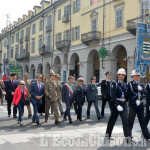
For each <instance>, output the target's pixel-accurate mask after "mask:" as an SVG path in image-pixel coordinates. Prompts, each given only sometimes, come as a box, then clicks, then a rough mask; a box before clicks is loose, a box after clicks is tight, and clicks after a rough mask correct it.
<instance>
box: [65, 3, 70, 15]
mask: <svg viewBox="0 0 150 150" xmlns="http://www.w3.org/2000/svg"><path fill="white" fill-rule="evenodd" d="M68 15H70V5H68V6H65V7H64V16H68Z"/></svg>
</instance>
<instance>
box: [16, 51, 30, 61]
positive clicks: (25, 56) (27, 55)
mask: <svg viewBox="0 0 150 150" xmlns="http://www.w3.org/2000/svg"><path fill="white" fill-rule="evenodd" d="M15 59H16V60H17V61H19V60H24V59H29V52H27V53H23V54H20V55H19V54H16V56H15Z"/></svg>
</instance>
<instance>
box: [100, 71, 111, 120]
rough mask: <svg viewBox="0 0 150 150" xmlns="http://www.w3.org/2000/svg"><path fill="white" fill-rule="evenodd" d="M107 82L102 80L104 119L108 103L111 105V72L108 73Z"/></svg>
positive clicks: (102, 113) (102, 110) (102, 112)
mask: <svg viewBox="0 0 150 150" xmlns="http://www.w3.org/2000/svg"><path fill="white" fill-rule="evenodd" d="M105 75H106V80H102V82H101V93H102V109H101V115H102V117H103V118H105V114H104V109H105V105H106V102H108V103H109V106H110V98H111V97H110V84H111V81H110V78H111V73H110V72H106V73H105Z"/></svg>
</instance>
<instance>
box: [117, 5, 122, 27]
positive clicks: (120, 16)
mask: <svg viewBox="0 0 150 150" xmlns="http://www.w3.org/2000/svg"><path fill="white" fill-rule="evenodd" d="M122 26H123V8H119V9H117V10H116V28H121V27H122Z"/></svg>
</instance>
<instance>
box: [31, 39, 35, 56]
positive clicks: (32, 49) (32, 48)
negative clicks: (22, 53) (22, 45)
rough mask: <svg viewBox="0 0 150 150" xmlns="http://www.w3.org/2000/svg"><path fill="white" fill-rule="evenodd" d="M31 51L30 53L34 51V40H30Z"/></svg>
mask: <svg viewBox="0 0 150 150" xmlns="http://www.w3.org/2000/svg"><path fill="white" fill-rule="evenodd" d="M31 52H32V53H35V40H32V44H31Z"/></svg>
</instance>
